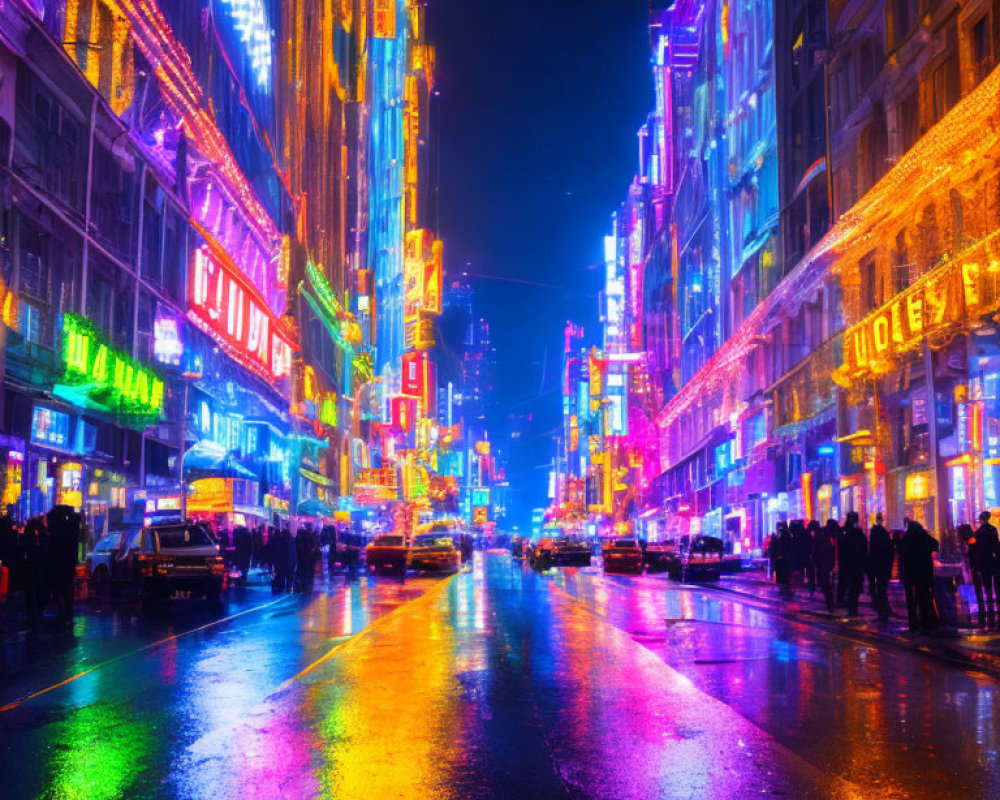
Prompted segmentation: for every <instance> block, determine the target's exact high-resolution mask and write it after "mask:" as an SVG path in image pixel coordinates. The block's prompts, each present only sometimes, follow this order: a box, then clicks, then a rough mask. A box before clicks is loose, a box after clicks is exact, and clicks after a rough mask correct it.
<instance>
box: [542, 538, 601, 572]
mask: <svg viewBox="0 0 1000 800" xmlns="http://www.w3.org/2000/svg"><path fill="white" fill-rule="evenodd" d="M591 555H592V550H591V548H590V544H589V543H588V542H586V541H585V540H583V539H580V538H576V537H564V538H560V539H556V541H555V544H554V545H553V548H552V564H553V566H556V567H589V566H590V557H591Z"/></svg>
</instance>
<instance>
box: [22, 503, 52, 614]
mask: <svg viewBox="0 0 1000 800" xmlns="http://www.w3.org/2000/svg"><path fill="white" fill-rule="evenodd" d="M48 550H49V537H48V531H46V529H45V517H42V516H37V517H31V518H30V519H29V520H28V523H27V524H26V525H25V526H24V533H23V534H21V554H22V555H21V564H22V566H21V582H22V589H23V590H24V605H25V610H26V611H27V613H28V627H29V628H30V629H31V630H33V631H37V630H38V628H39V626H40V625H41V622H42V605H43V603H44V601H45V596H46V595H45V588H46V561H47V560H48Z"/></svg>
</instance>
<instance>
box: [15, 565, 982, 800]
mask: <svg viewBox="0 0 1000 800" xmlns="http://www.w3.org/2000/svg"><path fill="white" fill-rule="evenodd" d="M74 633H75V636H74V637H72V638H69V639H66V640H60V641H58V642H57V641H47V642H41V643H39V644H38V645H35V646H34V649H33V650H32V651H31V652H27V651H25V650H24V649H23V648H19V647H15V648H8V650H7V652H6V653H5V655H4V660H3V661H2V662H0V707H2V708H4V709H5V710H2V711H0V776H2V781H0V796H2V797H3V798H8V797H9V798H18V799H20V798H35V797H40V798H60V799H61V798H87V799H88V800H105V798H107V799H110V798H120V797H128V798H132V797H136V798H192V799H193V800H197V799H198V798H213V800H216V799H224V798H268V799H270V798H311V797H331V798H345V799H346V798H365V799H366V800H371V798H410V797H412V798H428V799H429V800H435V799H436V798H442V799H444V798H455V800H464V799H465V798H545V799H546V800H547V799H548V798H720V799H721V798H734V797H740V796H749V795H751V794H753V795H757V796H771V797H789V798H869V797H870V798H892V797H905V798H952V797H954V798H963V799H967V798H991V797H1000V758H998V744H1000V707H998V701H997V689H998V688H1000V687H998V685H997V684H996V683H995V682H993V681H992V680H990V679H988V678H985V677H981V676H976V675H972V674H965V673H962V672H960V671H958V670H956V669H955V668H953V667H950V666H948V665H946V664H943V663H941V662H937V661H933V660H928V659H925V658H923V657H921V656H918V655H915V654H912V653H908V652H905V651H902V650H898V649H885V650H880V649H876V648H873V647H871V646H870V645H866V644H862V643H856V642H852V641H850V640H848V639H845V638H842V637H838V636H835V635H831V634H830V633H827V632H825V631H822V630H820V629H817V628H813V627H810V626H807V625H802V624H798V623H792V622H788V621H785V620H782V619H779V618H776V617H774V616H773V615H770V614H768V613H767V612H766V611H762V610H760V609H758V608H755V607H753V606H749V605H742V604H741V603H740V602H739V599H738V598H734V597H729V596H726V595H724V594H721V593H718V592H713V591H709V590H703V589H698V588H694V587H679V586H677V585H675V584H671V583H669V582H666V581H664V580H661V579H659V578H655V577H644V578H616V577H604V576H603V575H601V574H600V571H599V570H596V569H589V570H568V571H559V572H557V573H555V574H553V575H536V574H535V573H533V572H531V571H530V570H528V569H527V568H526V567H522V566H520V565H519V564H517V563H513V562H511V560H510V559H509V558H508V557H507V556H506V555H500V554H487V555H486V556H485V557H482V556H480V555H477V559H476V562H475V567H474V569H473V570H472V571H469V572H463V573H461V574H459V575H458V576H455V577H454V578H450V579H435V578H420V579H408V580H407V581H406V583H405V585H400V584H399V583H398V582H394V581H378V580H373V581H368V580H362V581H361V582H360V583H357V584H354V585H353V586H351V587H344V586H343V585H342V583H341V582H340V581H339V579H338V580H335V581H334V582H333V583H332V584H326V583H323V584H319V585H318V586H317V591H316V594H314V595H313V597H312V598H311V599H309V600H302V599H300V598H297V597H283V598H277V599H275V598H272V597H271V596H270V594H269V592H267V591H266V590H265V589H264V588H263V587H248V588H246V589H243V590H241V591H240V592H237V593H234V595H233V597H232V598H231V600H230V602H229V604H228V607H227V608H226V609H225V611H222V612H219V611H212V610H210V609H207V608H206V607H205V606H204V605H203V604H196V603H183V602H182V603H177V604H175V605H174V606H172V607H170V608H169V609H167V610H163V611H161V612H160V613H159V614H156V615H152V616H148V615H143V616H142V617H141V618H134V617H132V616H131V615H130V614H128V613H118V612H113V611H105V612H103V613H93V612H87V613H85V614H81V615H80V616H79V617H78V619H77V623H76V628H75V631H74ZM74 676H79V677H75V678H74ZM67 679H70V680H68V682H66V683H64V684H63V685H58V684H60V682H62V681H66V680H67ZM46 690H47V691H46ZM37 692H42V693H41V694H37V696H34V697H31V695H32V694H35V693H37Z"/></svg>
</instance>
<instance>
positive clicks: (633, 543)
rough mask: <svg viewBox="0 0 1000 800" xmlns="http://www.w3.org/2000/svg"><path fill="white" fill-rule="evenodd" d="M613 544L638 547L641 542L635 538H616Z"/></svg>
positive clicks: (615, 545)
mask: <svg viewBox="0 0 1000 800" xmlns="http://www.w3.org/2000/svg"><path fill="white" fill-rule="evenodd" d="M611 546H612V547H631V548H636V547H638V546H639V543H638V542H636V540H635V539H615V540H614V542H612V544H611Z"/></svg>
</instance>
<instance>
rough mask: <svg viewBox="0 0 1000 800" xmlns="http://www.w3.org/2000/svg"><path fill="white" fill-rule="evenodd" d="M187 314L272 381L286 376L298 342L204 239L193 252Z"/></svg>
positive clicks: (251, 367) (246, 282)
mask: <svg viewBox="0 0 1000 800" xmlns="http://www.w3.org/2000/svg"><path fill="white" fill-rule="evenodd" d="M188 293H189V298H190V303H191V306H190V310H189V311H188V316H189V317H190V318H191V320H192V321H194V322H195V324H197V325H198V326H199V327H200V328H201V329H202V330H204V331H206V332H207V333H209V334H211V335H212V336H213V337H214V338H215V339H217V340H219V341H220V342H221V343H222V344H223V345H225V346H226V348H227V350H228V351H229V353H230V354H231V355H232V356H233V357H234V358H235V359H236V360H237V361H239V362H240V363H241V364H243V365H244V366H246V367H248V368H249V369H251V370H253V371H254V372H256V373H257V374H259V375H261V376H263V377H264V378H267V379H269V380H274V379H279V378H283V377H285V376H287V375H288V374H289V372H290V370H291V365H292V348H293V342H292V339H291V337H290V336H289V335H288V334H287V333H286V332H285V329H284V328H283V327H282V325H281V322H280V321H279V320H278V318H277V317H275V316H274V314H273V313H272V312H271V311H270V309H268V307H267V304H266V303H265V302H264V301H263V299H262V298H261V297H260V295H259V293H258V292H257V291H256V290H255V289H254V288H253V286H252V285H251V284H250V283H249V282H248V281H246V279H244V278H243V276H242V275H240V274H239V273H238V272H237V271H236V270H235V269H234V268H232V267H231V266H229V265H228V264H227V263H225V260H224V259H223V258H221V257H220V256H219V255H218V254H217V253H216V252H215V251H213V250H212V248H211V247H210V246H209V245H207V244H203V245H202V246H201V247H199V248H198V249H197V250H195V252H194V263H193V265H192V269H191V280H190V286H189V287H188Z"/></svg>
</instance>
